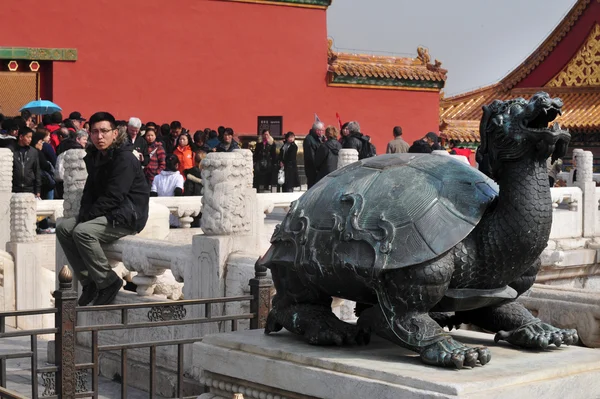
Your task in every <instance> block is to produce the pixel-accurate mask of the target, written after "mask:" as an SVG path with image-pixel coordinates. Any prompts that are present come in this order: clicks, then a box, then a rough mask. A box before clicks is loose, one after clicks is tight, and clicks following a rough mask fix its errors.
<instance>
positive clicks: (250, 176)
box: [233, 149, 254, 188]
mask: <svg viewBox="0 0 600 399" xmlns="http://www.w3.org/2000/svg"><path fill="white" fill-rule="evenodd" d="M233 152H234V153H239V154H242V156H243V157H244V164H243V168H244V174H245V175H246V179H247V180H246V182H247V183H246V184H247V186H246V187H248V188H252V186H253V184H254V167H253V166H252V165H253V160H252V151H250V150H247V149H239V150H233Z"/></svg>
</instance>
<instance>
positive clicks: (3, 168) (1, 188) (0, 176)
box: [0, 148, 13, 193]
mask: <svg viewBox="0 0 600 399" xmlns="http://www.w3.org/2000/svg"><path fill="white" fill-rule="evenodd" d="M12 170H13V154H12V151H11V150H9V149H8V148H0V192H2V193H10V192H11V191H12Z"/></svg>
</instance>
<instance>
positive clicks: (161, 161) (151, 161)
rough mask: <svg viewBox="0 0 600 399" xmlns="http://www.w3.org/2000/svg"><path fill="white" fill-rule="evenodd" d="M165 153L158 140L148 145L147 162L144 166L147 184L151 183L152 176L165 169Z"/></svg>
mask: <svg viewBox="0 0 600 399" xmlns="http://www.w3.org/2000/svg"><path fill="white" fill-rule="evenodd" d="M166 157H167V156H166V154H165V150H164V148H163V145H162V143H161V142H160V141H155V142H154V143H152V144H151V145H150V147H148V164H147V165H146V167H145V168H144V175H145V176H146V180H147V181H148V184H149V185H152V181H153V180H154V177H155V176H156V175H158V174H159V173H160V172H162V171H163V170H165V167H166V161H165V160H166Z"/></svg>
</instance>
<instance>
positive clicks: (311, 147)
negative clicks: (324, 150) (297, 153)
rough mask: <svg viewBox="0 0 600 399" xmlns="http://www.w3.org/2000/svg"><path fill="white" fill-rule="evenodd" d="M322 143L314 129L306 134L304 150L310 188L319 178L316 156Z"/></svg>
mask: <svg viewBox="0 0 600 399" xmlns="http://www.w3.org/2000/svg"><path fill="white" fill-rule="evenodd" d="M320 145H321V139H320V138H319V135H318V134H317V133H315V132H313V131H311V132H310V133H309V134H308V136H306V138H305V139H304V142H303V143H302V150H303V151H304V173H305V174H306V180H307V183H308V188H311V187H312V186H313V184H315V182H316V179H317V168H316V167H315V156H316V154H317V149H318V148H319V146H320Z"/></svg>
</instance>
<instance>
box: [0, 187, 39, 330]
mask: <svg viewBox="0 0 600 399" xmlns="http://www.w3.org/2000/svg"><path fill="white" fill-rule="evenodd" d="M36 202H37V201H36V199H35V197H34V195H33V194H30V193H18V194H13V196H12V198H11V201H10V213H11V214H10V242H9V243H8V244H6V250H7V252H9V253H10V254H11V255H12V257H13V261H14V265H15V268H14V270H15V272H14V281H15V283H14V293H15V305H16V306H15V307H16V309H17V310H27V309H38V308H42V307H46V306H42V303H43V302H42V295H50V293H49V292H48V293H43V292H42V291H41V290H40V286H41V284H40V283H39V280H40V279H41V268H42V266H41V264H42V257H41V256H42V253H41V244H40V243H39V242H37V240H36V233H35V221H36ZM5 294H6V292H5ZM5 299H6V298H5ZM17 327H18V328H22V329H37V328H42V316H41V315H39V316H26V317H19V318H18V319H17Z"/></svg>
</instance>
